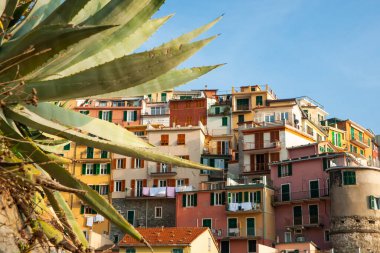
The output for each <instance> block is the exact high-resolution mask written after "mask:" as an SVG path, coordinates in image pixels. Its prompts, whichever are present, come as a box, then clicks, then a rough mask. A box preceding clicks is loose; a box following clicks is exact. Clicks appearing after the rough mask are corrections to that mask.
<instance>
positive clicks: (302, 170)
mask: <svg viewBox="0 0 380 253" xmlns="http://www.w3.org/2000/svg"><path fill="white" fill-rule="evenodd" d="M324 150H333V147H332V145H331V144H330V143H328V142H320V143H313V144H308V145H303V146H298V147H292V148H288V151H289V158H290V159H288V160H282V161H280V162H276V163H272V164H271V179H272V180H273V186H274V188H275V190H276V193H275V195H274V199H273V204H274V206H275V217H276V237H277V242H278V243H291V242H314V243H315V244H316V245H317V246H318V247H319V248H320V249H322V250H326V249H330V248H331V242H330V215H331V211H330V196H329V179H328V174H327V173H326V172H325V170H326V169H327V168H329V167H331V166H336V165H343V164H344V163H345V158H344V157H345V153H324Z"/></svg>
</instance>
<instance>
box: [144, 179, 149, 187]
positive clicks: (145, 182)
mask: <svg viewBox="0 0 380 253" xmlns="http://www.w3.org/2000/svg"><path fill="white" fill-rule="evenodd" d="M147 186H148V181H147V180H146V179H143V187H147Z"/></svg>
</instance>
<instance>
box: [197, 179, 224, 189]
mask: <svg viewBox="0 0 380 253" xmlns="http://www.w3.org/2000/svg"><path fill="white" fill-rule="evenodd" d="M225 187H226V182H224V181H223V182H202V183H200V184H199V190H224V189H225Z"/></svg>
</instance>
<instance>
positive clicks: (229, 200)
mask: <svg viewBox="0 0 380 253" xmlns="http://www.w3.org/2000/svg"><path fill="white" fill-rule="evenodd" d="M229 203H231V192H229V193H228V204H229Z"/></svg>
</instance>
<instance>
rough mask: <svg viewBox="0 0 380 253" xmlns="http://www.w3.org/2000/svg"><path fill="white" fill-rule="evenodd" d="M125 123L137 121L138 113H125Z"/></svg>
mask: <svg viewBox="0 0 380 253" xmlns="http://www.w3.org/2000/svg"><path fill="white" fill-rule="evenodd" d="M123 121H127V122H133V121H137V111H124V114H123Z"/></svg>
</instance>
